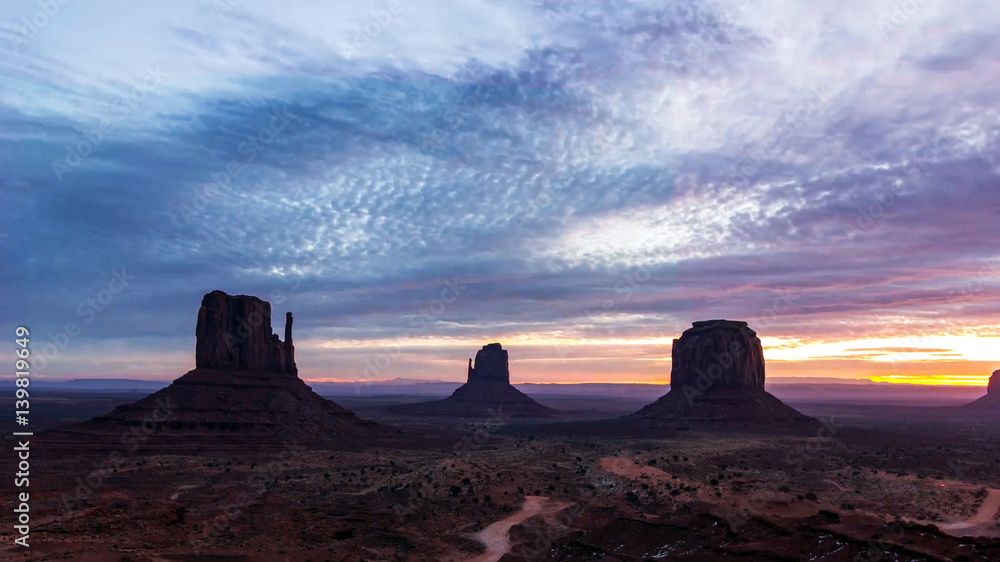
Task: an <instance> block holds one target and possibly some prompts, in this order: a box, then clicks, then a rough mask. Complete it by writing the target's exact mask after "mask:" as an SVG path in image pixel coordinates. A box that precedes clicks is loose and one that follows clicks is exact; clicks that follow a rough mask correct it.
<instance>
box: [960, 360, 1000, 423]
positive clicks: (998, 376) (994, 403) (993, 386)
mask: <svg viewBox="0 0 1000 562" xmlns="http://www.w3.org/2000/svg"><path fill="white" fill-rule="evenodd" d="M967 407H969V408H973V409H983V410H993V411H996V412H998V413H1000V370H997V371H993V375H992V376H991V377H990V383H989V385H988V386H987V387H986V396H983V397H982V398H980V399H978V400H976V401H975V402H972V403H971V404H969V405H968V406H967Z"/></svg>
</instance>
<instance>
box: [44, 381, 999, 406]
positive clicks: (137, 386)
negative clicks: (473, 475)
mask: <svg viewBox="0 0 1000 562" xmlns="http://www.w3.org/2000/svg"><path fill="white" fill-rule="evenodd" d="M31 384H32V386H33V387H35V388H37V389H38V390H39V391H41V392H45V391H51V392H103V393H109V392H122V393H144V394H148V393H152V392H155V391H157V390H159V389H161V388H164V387H166V386H167V385H168V384H170V381H163V380H145V379H110V378H106V379H105V378H80V379H67V380H52V379H35V380H32V381H31ZM308 384H309V386H311V387H312V388H313V390H315V391H316V392H317V393H319V394H321V395H323V396H329V397H338V396H344V397H356V398H360V397H366V396H422V397H445V396H449V395H450V394H451V393H452V392H454V391H455V389H456V388H458V387H459V386H461V385H462V383H461V382H453V381H440V380H430V381H428V380H420V379H405V378H397V379H391V380H385V381H366V382H309V383H308ZM514 386H515V387H517V388H518V389H519V390H520V391H521V392H524V393H525V394H528V395H529V396H539V397H560V396H562V397H572V396H587V397H597V396H607V397H609V398H620V399H635V400H648V401H650V402H652V401H653V400H655V399H656V398H659V397H660V396H662V395H663V394H666V393H667V391H668V390H669V389H670V385H669V384H641V383H579V384H543V383H523V384H515V385H514ZM767 389H768V391H770V392H771V393H773V394H774V395H775V396H777V397H779V398H781V399H782V400H789V401H793V402H799V403H801V402H827V401H829V402H844V401H849V402H854V403H874V402H881V403H894V402H897V403H907V404H918V403H924V402H926V403H928V404H931V403H939V402H940V401H941V400H942V399H944V400H946V401H955V402H956V403H958V402H962V401H969V400H974V399H976V398H978V397H980V396H982V395H984V394H985V393H986V389H985V388H984V387H977V386H971V387H970V386H925V385H911V384H890V383H876V382H872V381H869V380H845V379H835V378H824V377H802V378H791V377H775V378H773V379H769V380H768V382H767Z"/></svg>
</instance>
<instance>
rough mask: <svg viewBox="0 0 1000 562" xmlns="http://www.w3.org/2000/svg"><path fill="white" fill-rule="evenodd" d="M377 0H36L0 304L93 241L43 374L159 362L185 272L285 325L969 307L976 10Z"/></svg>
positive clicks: (981, 164)
mask: <svg viewBox="0 0 1000 562" xmlns="http://www.w3.org/2000/svg"><path fill="white" fill-rule="evenodd" d="M32 6H33V4H32V3H30V2H27V3H17V2H15V3H10V4H8V5H5V7H4V8H3V11H0V21H4V22H17V21H19V19H20V18H21V17H22V16H24V15H26V14H27V15H30V14H31V13H32V11H33V8H32ZM401 6H402V7H401V9H400V10H399V11H398V13H395V14H393V15H392V17H391V18H389V19H388V20H387V19H386V18H385V17H383V15H379V14H375V12H373V10H375V11H377V10H378V9H380V7H379V6H377V5H375V6H374V7H373V8H370V9H369V8H365V9H361V8H358V7H355V6H346V5H339V4H338V5H323V6H319V5H316V4H313V3H294V2H291V3H282V7H281V8H280V9H278V8H277V7H276V6H275V5H271V4H261V3H251V2H247V3H245V4H240V3H237V4H236V5H234V6H233V7H232V9H230V10H227V11H225V12H224V13H220V12H218V11H216V10H212V9H211V7H209V6H205V5H203V4H199V3H190V2H176V3H173V2H172V3H170V4H169V6H168V5H167V4H165V3H156V2H153V3H145V4H143V6H141V7H137V8H135V12H126V11H123V10H122V9H121V8H120V7H117V6H110V5H108V6H103V5H102V6H97V5H95V6H94V7H93V9H90V8H89V7H88V9H87V10H82V9H78V10H74V9H73V8H74V5H67V6H66V7H65V9H64V11H63V12H62V13H61V14H60V16H59V18H58V19H53V21H52V23H51V25H50V26H47V27H46V28H45V29H41V30H39V32H38V34H37V36H35V37H34V38H33V39H32V40H31V41H30V43H29V44H27V45H26V46H25V47H24V48H23V49H22V52H19V53H17V54H14V53H12V54H11V55H10V56H9V57H7V56H5V57H3V61H2V62H0V191H2V193H3V197H4V201H5V204H4V205H2V206H0V220H2V221H3V222H2V224H3V225H4V226H3V229H4V231H5V234H7V237H6V238H5V239H4V240H3V246H2V248H3V250H4V252H5V258H6V259H5V260H3V262H2V265H0V274H2V277H0V290H2V291H3V293H4V294H5V295H8V297H5V299H3V300H2V301H0V315H2V317H3V319H4V320H3V323H4V324H3V325H4V326H12V325H14V324H16V323H27V322H30V323H32V324H34V325H35V327H36V330H37V332H38V333H40V334H49V333H52V334H55V333H56V332H58V331H59V330H62V329H63V328H64V326H65V324H66V323H67V322H73V321H75V322H83V321H85V320H86V319H85V318H84V317H83V316H81V315H80V314H78V312H77V310H78V308H79V306H80V303H84V302H86V299H88V298H91V297H93V296H94V295H95V294H96V293H97V291H99V290H100V288H101V287H102V286H103V285H104V284H106V283H107V278H108V276H109V275H110V273H109V272H110V271H112V270H113V269H116V268H122V267H124V268H127V269H128V270H129V271H130V272H132V273H133V274H134V275H135V276H136V280H135V282H134V284H133V285H131V286H130V287H129V289H128V291H126V292H125V293H123V294H122V295H121V296H120V298H116V300H115V301H114V302H112V303H110V304H109V305H108V306H107V307H106V308H105V309H104V310H102V311H101V312H100V313H99V314H98V315H97V316H96V317H95V318H94V319H93V320H92V321H91V322H90V323H86V324H85V325H84V326H83V328H84V329H83V333H82V334H81V335H80V336H79V337H78V338H76V339H74V340H73V341H72V342H71V343H70V344H69V346H68V347H67V349H66V350H65V352H63V353H62V354H60V357H59V358H58V359H57V360H53V369H54V372H86V373H89V374H94V373H96V372H99V371H100V368H99V367H98V365H99V364H98V363H96V362H95V361H96V360H95V359H94V354H93V350H95V349H113V350H115V352H114V353H115V354H127V353H128V351H127V350H128V349H129V348H128V346H127V345H126V344H121V343H120V342H124V341H126V340H128V339H129V338H132V337H142V338H148V339H147V340H144V342H145V343H144V344H143V346H142V353H145V354H147V355H149V356H159V355H162V356H163V357H170V358H176V354H177V353H179V352H180V351H179V350H186V349H188V348H189V347H190V341H189V340H190V333H191V331H192V323H193V316H194V310H195V308H196V307H197V304H198V302H199V299H200V296H201V295H202V294H204V293H205V292H208V291H210V290H213V289H223V290H227V291H230V292H236V293H251V294H258V295H260V296H263V297H265V298H270V299H271V300H272V301H274V302H275V308H276V309H278V310H286V309H290V310H294V311H296V312H297V313H298V316H297V318H299V322H298V323H297V326H298V327H300V329H301V330H302V332H303V334H302V336H301V339H302V341H304V342H305V341H310V342H314V345H315V346H316V348H315V349H317V350H318V349H323V348H322V347H321V346H322V345H327V344H330V345H334V346H335V347H336V346H338V345H341V344H344V345H347V343H346V342H365V341H368V342H373V343H372V345H376V342H383V341H393V340H395V339H399V338H405V339H407V341H416V342H423V343H418V344H414V345H418V346H419V345H428V346H432V345H433V343H434V342H435V341H449V342H455V341H457V342H463V345H464V342H473V341H478V340H479V339H493V338H494V337H497V335H503V336H508V337H511V338H516V337H518V334H536V335H538V337H539V338H542V339H544V340H545V341H562V340H566V341H571V340H572V341H577V342H581V341H608V342H611V341H630V342H634V341H639V340H641V339H642V338H644V337H655V338H664V339H666V340H667V341H669V338H670V337H672V336H674V335H676V334H677V333H679V332H680V331H681V330H683V329H684V328H685V327H686V326H687V325H688V324H689V322H690V321H691V320H695V319H702V318H704V317H708V316H726V317H739V318H747V319H750V320H751V321H753V322H754V323H755V324H757V325H758V328H759V329H760V331H761V333H762V334H764V335H767V336H780V337H784V338H793V337H800V338H805V339H809V340H822V339H834V338H842V339H843V340H848V339H864V338H867V337H875V336H894V337H895V336H902V335H906V334H911V333H925V332H926V333H931V332H948V333H959V332H961V333H969V334H971V333H978V334H981V335H989V334H995V330H996V329H995V327H991V325H992V319H995V315H996V313H997V311H998V310H1000V292H998V280H997V272H998V268H997V266H996V263H997V262H996V261H995V260H996V259H997V257H998V256H997V254H996V246H995V244H994V243H993V240H992V238H991V237H990V235H989V226H988V225H991V224H992V223H993V222H995V216H996V212H997V210H998V209H1000V192H998V191H997V190H996V188H995V186H996V183H997V175H998V173H1000V165H998V162H997V159H996V154H998V150H997V149H998V148H1000V147H998V138H1000V137H998V134H997V131H998V129H997V127H998V125H997V123H998V121H997V110H996V109H995V107H994V105H995V104H994V100H995V99H996V97H997V94H998V91H997V90H998V83H997V82H996V81H995V80H992V79H990V78H989V76H992V75H993V74H995V73H991V72H989V71H990V70H991V69H996V68H997V67H998V66H1000V64H998V63H1000V49H998V48H997V45H998V44H997V42H996V40H995V38H994V37H993V35H992V34H991V29H992V26H994V25H995V24H996V22H997V21H998V20H1000V11H998V10H1000V9H998V8H996V7H995V6H992V5H990V4H988V3H985V2H973V1H971V0H969V1H963V2H957V3H951V4H948V5H947V6H945V5H931V4H926V5H924V6H923V7H922V8H921V10H920V11H919V12H917V13H915V14H913V15H911V16H910V17H909V18H908V19H907V21H906V22H905V25H899V26H895V27H894V31H893V33H892V34H891V36H889V37H883V36H882V34H881V33H880V31H879V21H881V19H883V18H888V17H890V15H891V6H888V7H887V10H888V12H887V11H886V10H881V9H878V8H876V9H873V8H871V7H870V6H869V5H868V4H865V3H861V2H849V3H847V4H844V3H842V2H840V3H836V5H834V4H826V3H819V4H809V5H808V6H806V5H801V4H799V3H794V2H790V1H785V0H780V1H779V0H769V1H767V2H760V3H757V2H755V3H754V4H753V5H752V6H750V5H747V4H746V3H742V2H721V3H706V2H695V1H688V2H681V3H675V4H672V5H671V6H669V7H663V6H661V5H656V4H650V3H643V2H636V3H616V4H607V3H599V2H568V3H549V2H542V3H499V2H471V3H463V4H462V5H461V6H456V5H453V4H438V3H419V4H418V3H410V2H405V1H404V2H403V3H402V4H401ZM373 14H374V15H373ZM111 16H114V17H115V18H117V19H116V21H121V22H122V25H121V26H120V28H114V29H107V28H106V27H101V28H100V29H102V31H101V33H96V32H95V30H96V29H98V27H97V23H96V22H98V21H102V18H108V17H111ZM380 18H381V19H380ZM372 21H374V22H375V24H372ZM376 24H377V25H376ZM944 24H948V25H952V26H954V27H951V28H949V27H947V26H946V25H944ZM366 26H367V27H366ZM3 29H4V33H6V34H8V35H9V34H10V33H16V32H17V29H16V25H14V24H13V23H11V24H9V25H7V26H5V27H4V28H3ZM12 30H13V31H12ZM366 30H368V31H371V33H368V32H367V31H366ZM358 33H362V34H365V37H366V38H367V39H368V41H367V43H365V45H364V47H363V48H358V49H356V50H353V51H350V52H348V51H347V50H345V48H344V46H345V45H348V46H350V45H355V46H356V45H358V44H359V43H358V42H357V41H360V42H362V43H364V40H363V39H361V40H359V39H358ZM150 68H158V69H160V71H161V72H162V75H163V80H162V83H161V84H157V85H156V87H155V88H151V89H150V91H149V92H148V93H147V95H145V96H143V98H142V99H141V100H138V101H135V100H133V101H132V102H129V101H128V100H129V96H130V95H131V93H132V92H133V91H134V89H135V87H136V82H137V81H141V80H142V79H143V77H144V76H145V75H146V73H148V72H149V69H150ZM123 103H125V104H126V105H124V106H123V105H122V104H123ZM123 107H125V108H127V111H125V110H123V109H122V108H123ZM109 119H110V120H114V123H115V128H114V130H113V131H110V132H108V133H107V134H105V135H104V136H103V137H102V138H101V141H100V142H99V143H94V142H93V135H92V131H93V130H94V129H95V128H100V127H101V123H102V120H109ZM88 135H90V136H88ZM88 139H89V141H90V142H91V144H94V145H95V146H94V147H93V150H92V152H91V153H90V154H89V156H87V157H86V158H83V159H82V161H81V162H80V164H79V165H78V166H76V167H74V168H72V171H71V173H68V174H65V175H63V176H62V177H60V176H59V175H58V174H57V173H56V172H55V171H54V169H53V163H58V162H63V161H65V159H66V158H67V151H72V150H74V149H75V148H76V147H78V145H80V143H86V142H88ZM446 280H450V282H458V283H460V284H462V285H463V286H465V289H464V290H463V292H462V294H461V295H459V296H458V298H457V299H455V301H454V302H451V303H448V304H447V306H445V307H444V308H443V309H442V310H440V311H438V312H435V313H433V314H431V313H430V312H429V311H430V310H431V308H432V307H433V308H434V309H435V310H437V308H439V307H438V306H437V305H435V304H434V303H435V299H436V298H437V296H438V295H439V293H440V291H441V290H442V287H444V283H445V281H446ZM423 311H428V312H423ZM421 319H422V321H421ZM415 322H416V323H417V324H416V325H418V326H421V328H419V329H415V328H414V325H415ZM46 337H47V336H46ZM331 342H332V343H331ZM338 342H339V343H338ZM351 345H354V344H353V343H351ZM623 345H625V344H623ZM653 345H659V344H653ZM867 347H869V346H855V348H867ZM915 347H918V348H927V346H922V345H921V346H915ZM661 351H662V350H661ZM158 354H159V355H158ZM306 356H308V352H306ZM324 357H329V359H330V361H335V357H334V356H328V355H324ZM355 359H356V358H352V359H350V361H348V363H350V364H349V365H343V366H339V367H335V370H336V369H343V370H344V371H345V372H355V371H357V370H358V364H359V363H360V362H359V361H356V360H355ZM114 364H118V365H125V364H128V365H140V364H141V365H144V366H146V367H143V368H147V367H148V368H150V369H152V370H153V371H155V372H156V373H158V374H159V373H161V372H164V373H165V372H166V371H165V369H167V367H166V366H167V365H169V366H170V368H173V367H174V366H175V365H176V359H170V360H167V359H164V360H163V361H161V362H159V363H157V362H155V361H153V362H150V361H145V362H137V361H131V360H129V361H126V360H124V359H122V360H119V361H118V362H117V363H114ZM540 364H541V363H540ZM157 365H160V367H157ZM130 368H131V367H130ZM136 368H138V367H136ZM398 368H399V369H401V370H405V369H406V362H405V361H401V364H400V366H399V367H398ZM422 368H429V367H427V364H424V367H422ZM622 368H624V369H626V370H627V369H631V368H636V369H638V367H635V366H634V365H633V366H626V367H622ZM645 368H646V367H643V369H645ZM643 372H647V371H643ZM400 374H401V373H395V375H392V374H390V375H388V376H390V378H391V376H398V375H400ZM608 376H609V377H612V376H618V375H616V374H614V373H610V372H609V374H608Z"/></svg>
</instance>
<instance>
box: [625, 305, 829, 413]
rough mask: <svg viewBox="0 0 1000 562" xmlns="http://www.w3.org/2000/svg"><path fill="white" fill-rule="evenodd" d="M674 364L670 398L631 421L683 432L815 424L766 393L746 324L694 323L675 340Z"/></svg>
mask: <svg viewBox="0 0 1000 562" xmlns="http://www.w3.org/2000/svg"><path fill="white" fill-rule="evenodd" d="M672 358H673V361H672V366H671V371H670V392H668V393H667V394H665V395H664V396H662V397H660V399H659V400H657V401H656V402H654V403H652V404H649V405H648V406H646V407H644V408H642V409H641V410H639V411H638V412H636V413H634V414H632V415H631V416H627V418H628V419H631V420H633V421H636V422H639V423H646V424H649V425H650V427H660V428H663V427H670V428H679V429H687V428H726V427H730V428H734V429H738V428H747V427H752V428H754V429H765V430H784V429H796V430H799V429H808V428H811V427H813V426H815V425H816V424H817V422H816V421H815V420H813V419H812V418H809V417H806V416H804V415H802V414H800V413H799V412H797V411H796V410H795V409H793V408H791V407H789V406H787V405H785V404H784V403H783V402H782V401H781V400H778V399H777V398H776V397H774V396H773V395H771V394H770V393H768V392H767V391H765V390H764V351H763V348H762V347H761V344H760V339H759V338H758V337H757V333H756V332H754V331H753V330H751V329H750V327H749V326H748V325H747V323H746V322H738V321H730V320H707V321H701V322H695V323H694V324H692V327H691V328H690V329H688V330H686V331H684V333H683V334H681V337H680V338H678V339H675V340H674V346H673V351H672Z"/></svg>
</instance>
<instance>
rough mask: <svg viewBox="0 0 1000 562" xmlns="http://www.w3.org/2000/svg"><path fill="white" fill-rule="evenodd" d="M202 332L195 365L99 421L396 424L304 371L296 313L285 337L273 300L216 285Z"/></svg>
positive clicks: (188, 425)
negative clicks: (309, 381) (373, 417)
mask: <svg viewBox="0 0 1000 562" xmlns="http://www.w3.org/2000/svg"><path fill="white" fill-rule="evenodd" d="M195 335H196V343H195V369H194V370H192V371H189V372H188V373H187V374H185V375H184V376H182V377H180V378H178V379H177V380H175V381H174V382H173V383H171V384H170V386H168V387H166V388H164V389H162V390H160V391H158V392H156V393H154V394H151V395H150V396H147V397H146V398H143V399H142V400H139V401H137V402H134V403H132V404H127V405H123V406H119V407H118V408H115V409H114V410H113V411H111V412H110V413H108V414H106V415H104V416H100V417H96V418H94V419H93V420H92V421H91V423H93V424H97V425H99V426H102V427H105V428H110V427H114V426H133V427H144V426H149V425H150V424H151V422H153V423H155V424H157V425H159V426H160V427H163V428H166V429H170V430H181V431H183V432H188V433H202V434H204V433H206V432H208V433H211V432H219V431H225V432H245V433H249V434H253V435H274V436H279V437H282V438H284V437H296V438H299V439H300V440H301V441H307V440H308V441H315V440H324V439H335V440H341V439H344V440H348V441H350V440H352V439H353V440H355V441H362V440H364V439H365V438H367V437H370V436H372V435H374V434H376V433H381V432H384V430H386V429H388V428H386V427H384V426H380V425H378V424H376V423H374V422H370V421H365V420H362V419H360V418H359V417H358V416H356V415H355V414H354V413H353V412H350V411H348V410H346V409H344V408H343V407H341V406H340V405H338V404H336V403H334V402H331V401H330V400H327V399H325V398H323V397H321V396H319V395H318V394H316V393H315V392H313V390H312V389H311V388H309V386H308V385H306V383H305V382H303V381H302V379H300V378H299V377H298V368H297V367H296V365H295V350H294V348H293V346H292V314H291V313H288V314H286V316H285V340H284V341H281V339H279V338H278V336H277V335H275V334H273V333H272V332H271V305H270V303H268V302H267V301H264V300H261V299H259V298H257V297H252V296H246V295H237V296H231V295H227V294H226V293H224V292H222V291H212V292H211V293H208V294H206V295H205V296H204V298H202V301H201V307H200V308H199V309H198V323H197V327H196V329H195Z"/></svg>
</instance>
